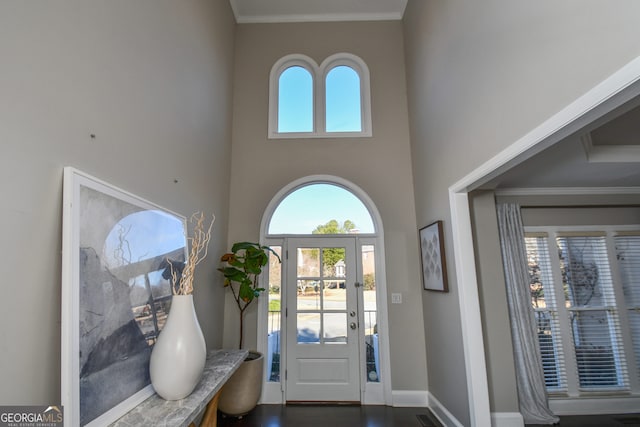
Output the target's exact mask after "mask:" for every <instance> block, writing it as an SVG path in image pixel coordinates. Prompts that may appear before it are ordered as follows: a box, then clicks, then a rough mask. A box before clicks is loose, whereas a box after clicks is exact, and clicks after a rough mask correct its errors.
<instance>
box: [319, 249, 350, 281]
mask: <svg viewBox="0 0 640 427" xmlns="http://www.w3.org/2000/svg"><path fill="white" fill-rule="evenodd" d="M345 253H346V250H345V248H322V263H323V268H322V276H323V277H346V276H347V271H346V261H347V260H346V259H345V258H346V255H345Z"/></svg>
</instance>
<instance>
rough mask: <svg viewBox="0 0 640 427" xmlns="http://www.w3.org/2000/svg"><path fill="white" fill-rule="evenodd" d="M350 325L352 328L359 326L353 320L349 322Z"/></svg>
mask: <svg viewBox="0 0 640 427" xmlns="http://www.w3.org/2000/svg"><path fill="white" fill-rule="evenodd" d="M349 327H350V328H351V329H355V328H357V326H356V322H351V323H349Z"/></svg>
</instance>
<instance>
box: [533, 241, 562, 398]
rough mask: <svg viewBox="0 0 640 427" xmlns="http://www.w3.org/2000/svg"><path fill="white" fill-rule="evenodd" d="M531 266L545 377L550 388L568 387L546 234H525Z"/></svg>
mask: <svg viewBox="0 0 640 427" xmlns="http://www.w3.org/2000/svg"><path fill="white" fill-rule="evenodd" d="M525 245H526V248H527V258H528V267H529V277H530V283H529V289H530V292H531V305H532V307H533V309H534V312H535V316H536V321H537V325H538V345H539V347H540V357H541V359H542V360H541V362H542V369H543V372H544V380H545V384H546V387H547V390H548V391H550V392H564V391H566V389H567V380H566V368H565V360H564V354H563V352H562V345H561V342H560V340H561V334H560V327H559V322H558V312H557V310H558V309H557V302H556V298H555V295H554V289H553V274H552V270H551V259H550V257H549V246H548V237H547V235H546V234H539V233H537V234H535V235H533V234H527V237H525Z"/></svg>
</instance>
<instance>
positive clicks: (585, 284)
mask: <svg viewBox="0 0 640 427" xmlns="http://www.w3.org/2000/svg"><path fill="white" fill-rule="evenodd" d="M556 242H557V245H558V254H559V261H560V270H561V273H562V281H563V284H562V286H563V291H564V296H565V301H564V303H565V306H566V308H567V311H568V313H569V325H570V329H571V334H572V338H573V348H574V351H575V360H576V367H577V371H578V372H577V373H578V380H579V384H580V388H581V389H586V390H592V389H603V388H604V389H607V388H612V389H619V388H625V387H626V386H627V384H628V373H627V368H626V363H625V358H624V354H623V350H622V332H621V328H620V321H619V316H618V310H617V307H616V302H615V296H614V291H613V281H612V277H611V269H610V267H609V259H608V254H607V245H606V240H605V237H604V236H597V235H593V234H591V235H587V236H578V235H572V236H566V235H565V236H561V237H557V239H556Z"/></svg>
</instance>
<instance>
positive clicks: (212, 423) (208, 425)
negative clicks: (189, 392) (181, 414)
mask: <svg viewBox="0 0 640 427" xmlns="http://www.w3.org/2000/svg"><path fill="white" fill-rule="evenodd" d="M221 391H222V390H220V391H218V392H217V393H216V394H215V396H213V398H211V400H210V401H209V403H208V404H207V409H206V410H205V411H204V415H203V417H202V421H201V422H200V427H216V426H217V425H218V400H220V392H221ZM189 427H191V426H189ZM193 427H195V425H194V426H193Z"/></svg>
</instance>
